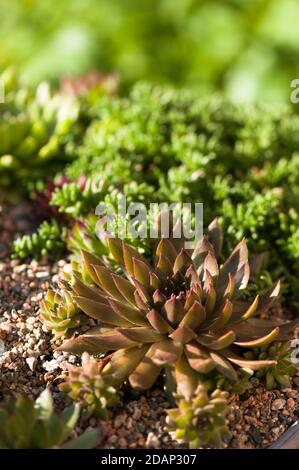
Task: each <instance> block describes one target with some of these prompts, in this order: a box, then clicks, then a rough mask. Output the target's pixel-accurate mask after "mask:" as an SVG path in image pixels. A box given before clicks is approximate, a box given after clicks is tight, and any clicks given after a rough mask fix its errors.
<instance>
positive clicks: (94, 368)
mask: <svg viewBox="0 0 299 470" xmlns="http://www.w3.org/2000/svg"><path fill="white" fill-rule="evenodd" d="M59 388H60V390H62V391H63V392H65V393H67V394H68V395H69V396H70V397H71V398H72V400H74V401H77V402H79V403H80V404H81V406H82V409H83V410H84V411H85V414H86V415H87V416H91V415H93V416H96V417H97V418H100V419H106V418H107V408H108V407H111V406H115V405H117V404H118V402H119V400H118V396H117V394H116V389H115V388H114V387H112V386H111V385H109V384H107V383H106V382H105V381H104V379H103V377H102V375H101V373H100V365H99V362H98V361H97V360H96V359H94V358H93V357H91V356H89V354H88V353H86V352H85V353H83V354H82V367H76V366H69V371H68V374H67V376H66V378H65V382H63V383H62V384H61V385H60V386H59Z"/></svg>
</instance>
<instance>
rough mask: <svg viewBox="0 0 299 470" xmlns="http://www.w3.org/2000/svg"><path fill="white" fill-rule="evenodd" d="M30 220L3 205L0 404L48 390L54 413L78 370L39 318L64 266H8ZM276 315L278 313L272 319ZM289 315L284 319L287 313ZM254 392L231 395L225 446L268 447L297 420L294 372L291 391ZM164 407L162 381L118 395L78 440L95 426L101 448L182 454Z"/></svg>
mask: <svg viewBox="0 0 299 470" xmlns="http://www.w3.org/2000/svg"><path fill="white" fill-rule="evenodd" d="M33 223H34V217H33V214H32V212H31V211H30V206H29V205H27V204H24V205H22V206H19V207H18V209H12V208H10V207H9V206H0V399H3V398H6V397H8V396H10V395H12V394H16V393H23V394H26V395H28V396H30V397H32V398H34V399H35V398H36V397H37V396H38V395H39V394H40V393H41V392H42V391H43V390H44V388H45V387H50V388H51V390H52V393H53V397H54V400H55V404H56V406H57V409H58V410H60V409H62V408H64V407H65V406H67V405H69V404H70V402H69V399H68V398H67V397H66V396H65V395H64V394H63V393H62V392H60V391H59V389H58V387H57V385H58V383H59V381H60V379H59V377H60V376H61V375H62V374H63V373H64V372H65V371H66V369H67V367H68V364H79V363H80V360H79V358H77V357H76V356H74V355H70V354H68V353H62V352H58V351H55V348H56V347H57V345H58V344H59V341H58V342H57V341H55V340H53V337H52V335H51V333H49V332H48V331H47V330H46V329H45V328H44V326H43V325H42V323H41V322H40V320H39V314H38V310H39V301H40V300H41V299H42V298H43V293H44V292H45V291H46V290H47V289H48V288H49V287H50V286H53V285H55V282H56V281H57V278H58V273H59V270H60V269H63V267H64V266H65V264H66V262H67V260H60V261H58V262H52V263H50V262H49V261H47V260H41V261H40V262H36V261H31V262H28V263H24V262H20V261H16V260H11V258H10V253H9V246H10V243H11V241H12V239H14V238H16V236H17V235H20V234H22V233H27V232H30V229H31V227H32V224H33ZM277 315H278V316H281V311H279V312H278V313H277ZM286 317H289V314H287V315H286ZM251 381H252V385H253V388H252V389H251V390H250V391H248V392H246V393H245V394H244V395H241V396H237V395H233V396H232V397H231V412H230V414H229V416H228V420H229V427H230V429H231V432H232V438H231V440H230V442H228V443H227V446H228V447H230V448H260V447H266V446H269V445H270V444H271V443H273V442H274V441H276V440H277V439H278V438H279V437H280V436H281V435H282V433H283V432H284V431H285V430H286V429H287V428H288V427H289V426H290V425H291V424H292V423H294V422H295V421H296V420H297V419H298V416H299V373H298V374H297V376H295V377H294V380H293V382H292V383H293V385H292V388H289V389H284V390H272V391H267V390H266V389H265V388H264V387H263V384H262V382H261V381H260V380H259V379H257V378H252V379H251ZM168 407H169V403H168V401H167V398H166V396H165V393H164V391H163V387H162V385H160V384H159V383H158V384H157V385H156V387H155V388H153V389H152V390H150V391H148V392H145V393H137V392H134V391H132V390H131V389H130V388H129V387H128V388H126V387H125V388H124V389H123V390H122V391H121V405H120V406H119V407H117V408H115V409H113V410H112V411H111V412H110V417H109V420H108V421H106V422H103V421H102V422H101V421H97V420H96V419H95V418H91V419H89V420H83V419H81V421H80V423H79V426H78V427H77V428H76V430H75V434H76V433H77V434H80V433H81V432H82V431H83V430H85V429H86V428H89V427H97V426H99V427H100V429H101V432H102V438H103V442H102V447H104V448H109V449H114V448H131V449H134V448H164V449H169V448H179V447H182V445H180V444H179V443H178V442H177V441H174V440H173V439H172V438H171V436H170V435H169V434H168V433H167V431H166V430H165V409H166V408H168Z"/></svg>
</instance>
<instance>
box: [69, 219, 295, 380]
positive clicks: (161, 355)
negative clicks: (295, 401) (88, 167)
mask: <svg viewBox="0 0 299 470" xmlns="http://www.w3.org/2000/svg"><path fill="white" fill-rule="evenodd" d="M173 233H176V230H175V229H174V230H173V232H172V234H173ZM108 246H109V249H110V252H111V254H112V255H113V257H114V259H115V261H116V262H117V263H118V264H119V265H120V267H121V268H122V270H123V273H124V276H119V275H116V274H115V273H113V272H111V271H110V270H109V269H108V268H107V267H106V266H105V265H104V264H103V263H102V262H101V260H100V259H98V258H97V257H96V256H94V255H92V254H90V253H87V252H83V258H84V261H83V263H84V266H85V269H87V270H88V272H89V274H90V277H91V278H92V279H93V282H94V285H93V286H90V285H87V284H85V283H84V282H82V280H80V279H79V278H78V277H77V276H74V279H73V283H72V287H71V289H72V295H73V298H74V299H75V301H76V303H77V304H78V306H79V307H80V308H81V309H82V310H83V311H84V312H85V313H86V314H87V315H89V316H91V317H93V318H94V319H97V320H98V321H99V322H100V325H99V326H98V327H96V328H93V329H91V330H90V331H88V332H87V333H86V334H83V335H81V336H79V337H78V338H74V339H71V340H69V341H68V342H66V343H65V344H64V345H63V346H62V349H63V350H64V351H72V352H73V353H78V354H80V353H83V352H84V351H87V352H89V353H91V354H102V353H107V352H109V353H110V356H109V361H108V363H107V364H106V365H105V366H104V367H103V370H102V374H103V375H104V376H106V377H109V379H110V380H112V383H113V385H114V386H118V385H120V384H121V383H122V382H123V381H125V380H127V379H128V380H129V382H130V384H131V386H132V387H133V388H135V389H146V388H149V387H151V386H152V385H153V383H154V382H155V381H156V379H157V377H158V375H159V374H160V373H161V372H162V371H163V370H165V371H166V372H167V376H168V377H174V376H175V373H176V368H177V365H178V363H179V361H180V360H181V359H183V360H184V361H186V363H187V364H188V366H189V370H190V371H192V374H194V375H195V379H194V380H195V381H197V382H198V381H199V380H200V377H201V374H206V373H209V372H211V371H212V370H215V371H217V372H220V373H221V374H223V375H224V376H225V377H227V378H228V379H229V380H232V381H237V380H238V370H239V368H249V369H251V370H257V369H261V368H265V367H269V366H271V365H275V364H276V361H275V360H273V359H268V358H265V359H257V360H256V359H252V360H251V359H246V358H245V357H244V352H245V351H248V349H251V348H255V347H260V346H263V345H266V344H269V343H271V342H273V341H284V340H286V339H288V338H289V337H290V332H291V331H292V330H293V328H294V326H295V325H296V324H297V323H296V322H290V323H287V324H283V325H278V324H277V323H275V322H273V321H266V320H261V319H256V318H252V317H253V316H254V315H260V314H261V313H262V312H264V311H265V310H266V309H268V308H269V307H270V306H271V305H272V303H273V302H274V301H275V299H276V297H277V295H278V293H279V283H278V284H277V285H276V286H275V287H273V288H271V289H270V290H268V291H267V292H266V293H264V294H262V295H257V296H256V297H255V298H254V299H253V300H251V301H248V300H246V301H245V300H244V301H242V300H241V299H240V296H241V293H242V291H243V290H244V289H245V288H246V286H247V283H248V280H249V271H250V268H249V261H248V251H247V247H246V243H245V241H244V240H242V241H241V242H240V243H239V244H238V245H237V246H236V248H235V249H234V251H233V252H232V254H231V255H230V257H229V258H228V259H227V260H226V261H225V262H224V263H223V264H222V265H220V266H219V264H218V262H217V259H219V256H220V253H221V246H222V233H221V229H220V227H219V225H218V223H217V221H214V222H213V223H212V224H211V225H210V226H209V229H208V234H207V236H204V237H203V238H202V239H201V240H199V241H198V242H197V244H196V246H195V248H194V249H193V250H186V249H184V239H183V238H174V237H168V238H166V237H163V236H162V238H161V239H160V241H159V242H158V244H157V246H156V249H155V255H154V261H153V264H152V265H151V264H150V263H148V262H147V260H146V259H145V258H144V257H143V256H142V255H141V254H140V253H139V252H138V251H137V250H135V249H133V248H132V247H131V246H129V245H127V244H126V243H124V242H123V241H121V240H120V239H117V238H115V239H113V238H109V239H108ZM189 376H190V374H189V373H188V374H185V376H184V377H187V381H188V380H189ZM170 382H171V380H170Z"/></svg>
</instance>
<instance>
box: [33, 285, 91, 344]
mask: <svg viewBox="0 0 299 470" xmlns="http://www.w3.org/2000/svg"><path fill="white" fill-rule="evenodd" d="M40 319H41V321H42V323H43V324H44V325H45V326H46V327H47V329H48V330H51V331H52V332H53V334H54V335H55V336H56V337H57V338H59V337H62V336H67V334H68V333H69V330H71V329H73V328H76V327H78V326H79V325H80V323H81V320H82V315H81V311H80V309H79V307H78V306H77V305H76V303H75V302H74V300H73V298H72V296H71V294H70V293H69V292H67V291H66V290H65V289H61V292H60V293H59V292H57V291H56V292H55V291H53V290H51V289H49V290H48V291H47V293H46V296H45V299H44V300H42V301H41V303H40Z"/></svg>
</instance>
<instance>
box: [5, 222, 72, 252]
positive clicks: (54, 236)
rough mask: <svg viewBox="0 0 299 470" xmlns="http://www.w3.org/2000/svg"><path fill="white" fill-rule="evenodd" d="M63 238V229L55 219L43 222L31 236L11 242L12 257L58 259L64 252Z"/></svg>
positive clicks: (64, 234)
mask: <svg viewBox="0 0 299 470" xmlns="http://www.w3.org/2000/svg"><path fill="white" fill-rule="evenodd" d="M65 238H66V228H65V227H63V226H62V225H61V224H59V223H58V222H57V221H56V220H55V219H52V220H51V221H50V222H48V221H44V222H43V223H42V224H41V225H40V226H39V227H38V229H37V231H36V232H35V233H34V234H33V235H24V236H23V237H20V238H17V239H16V240H15V241H14V242H13V244H12V250H13V255H12V257H13V258H21V259H24V258H28V257H33V258H35V259H39V258H40V257H41V256H48V255H50V254H52V255H54V256H55V257H58V256H59V255H61V253H63V251H64V250H65Z"/></svg>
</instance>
